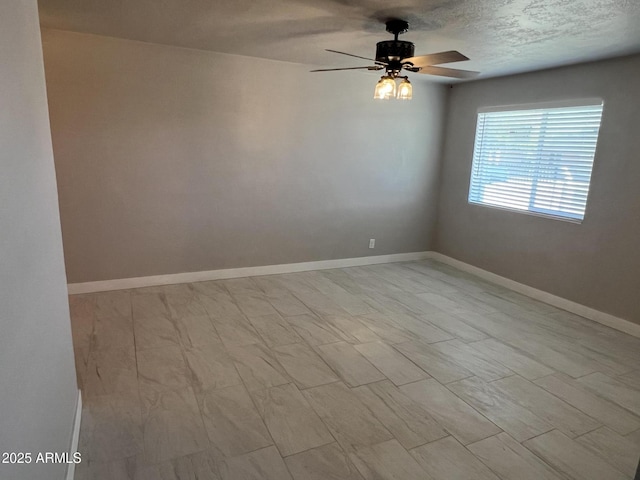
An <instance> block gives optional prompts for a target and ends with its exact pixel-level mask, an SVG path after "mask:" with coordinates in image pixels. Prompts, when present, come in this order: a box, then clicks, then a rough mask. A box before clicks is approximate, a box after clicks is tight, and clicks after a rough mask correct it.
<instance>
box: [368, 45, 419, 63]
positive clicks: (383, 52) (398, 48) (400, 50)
mask: <svg viewBox="0 0 640 480" xmlns="http://www.w3.org/2000/svg"><path fill="white" fill-rule="evenodd" d="M414 51H415V45H414V44H413V43H412V42H406V41H404V40H384V41H382V42H378V43H377V44H376V60H377V61H378V62H399V61H401V60H402V59H403V58H409V57H413V53H414Z"/></svg>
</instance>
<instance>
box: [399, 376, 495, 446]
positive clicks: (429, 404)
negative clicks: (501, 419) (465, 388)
mask: <svg viewBox="0 0 640 480" xmlns="http://www.w3.org/2000/svg"><path fill="white" fill-rule="evenodd" d="M400 390H401V391H402V392H403V393H405V394H406V395H407V396H408V397H410V398H411V399H412V400H414V401H415V402H417V403H418V404H420V406H421V407H422V408H424V409H425V410H426V411H427V412H429V414H430V415H431V416H432V417H433V418H434V419H435V420H436V421H437V422H438V423H439V424H440V425H442V426H443V427H444V428H445V429H446V430H447V431H448V432H449V433H451V434H452V435H453V436H454V437H456V439H457V440H458V441H459V442H461V443H462V444H464V445H466V444H469V443H472V442H477V441H478V440H481V439H483V438H486V437H489V436H491V435H495V434H497V433H500V429H499V428H498V427H497V426H495V425H494V424H493V423H491V422H490V421H489V420H487V419H486V418H485V417H483V416H482V415H480V414H479V413H478V412H477V411H476V410H474V409H473V408H471V407H470V406H469V405H467V404H466V403H465V402H463V401H462V400H460V399H459V398H458V397H456V396H455V395H454V394H453V393H451V392H450V391H449V390H447V389H446V388H445V387H443V386H442V385H440V384H439V383H438V382H437V381H435V380H434V379H429V380H421V381H419V382H415V383H409V384H407V385H403V386H402V387H400Z"/></svg>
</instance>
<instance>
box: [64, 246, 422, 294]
mask: <svg viewBox="0 0 640 480" xmlns="http://www.w3.org/2000/svg"><path fill="white" fill-rule="evenodd" d="M429 254H430V252H411V253H393V254H390V255H376V256H373V257H355V258H339V259H336V260H318V261H315V262H303V263H285V264H281V265H264V266H259V267H244V268H229V269H224V270H209V271H204V272H186V273H172V274H168V275H155V276H151V277H135V278H120V279H116V280H103V281H98V282H86V283H70V284H69V285H67V288H68V290H69V294H70V295H75V294H78V293H93V292H106V291H110V290H124V289H127V288H140V287H155V286H158V285H173V284H176V283H190V282H204V281H207V280H223V279H227V278H239V277H255V276H261V275H276V274H279V273H295V272H306V271H309V270H327V269H330V268H344V267H358V266H362V265H375V264H378V263H392V262H409V261H411V260H424V259H426V258H429Z"/></svg>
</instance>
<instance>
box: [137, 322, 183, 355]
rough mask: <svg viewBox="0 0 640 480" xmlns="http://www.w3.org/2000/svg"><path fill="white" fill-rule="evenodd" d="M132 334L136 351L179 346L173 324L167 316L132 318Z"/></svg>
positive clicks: (178, 338)
mask: <svg viewBox="0 0 640 480" xmlns="http://www.w3.org/2000/svg"><path fill="white" fill-rule="evenodd" d="M133 333H134V337H135V340H136V350H137V351H140V350H143V349H145V348H158V347H171V346H179V345H180V337H179V334H178V330H177V329H176V325H175V322H174V321H173V320H171V319H170V318H169V316H168V314H167V316H164V317H161V316H158V317H143V318H134V320H133Z"/></svg>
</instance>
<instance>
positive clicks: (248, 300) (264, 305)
mask: <svg viewBox="0 0 640 480" xmlns="http://www.w3.org/2000/svg"><path fill="white" fill-rule="evenodd" d="M233 299H234V300H235V302H236V303H237V304H238V307H240V310H242V313H244V314H245V315H246V316H247V317H260V316H263V315H274V314H277V313H278V312H276V310H275V309H274V308H273V307H272V306H271V304H270V303H269V302H268V301H267V299H266V297H265V296H264V295H262V294H261V293H259V294H237V295H233Z"/></svg>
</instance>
